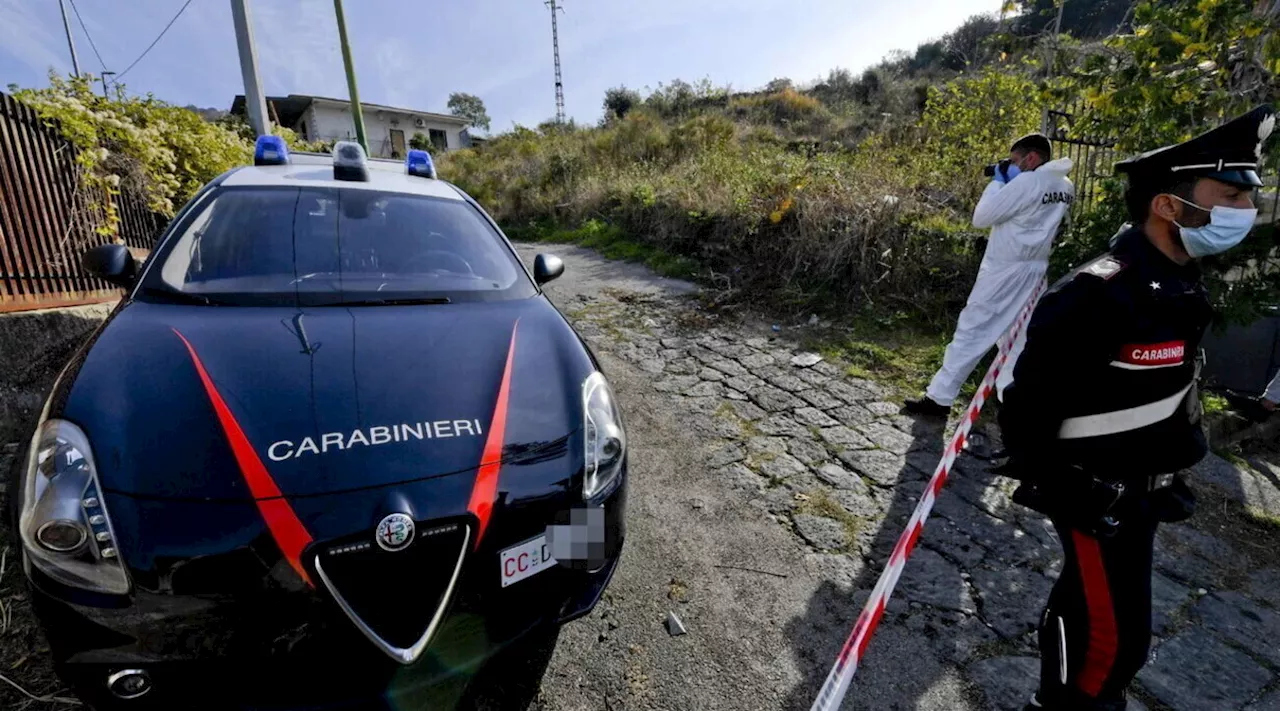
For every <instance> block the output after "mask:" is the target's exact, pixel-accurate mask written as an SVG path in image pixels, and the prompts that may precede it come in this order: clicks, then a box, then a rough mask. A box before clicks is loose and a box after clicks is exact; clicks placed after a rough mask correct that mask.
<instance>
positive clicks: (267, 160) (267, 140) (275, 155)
mask: <svg viewBox="0 0 1280 711" xmlns="http://www.w3.org/2000/svg"><path fill="white" fill-rule="evenodd" d="M253 164H254V165H288V164H289V147H288V146H286V145H285V144H284V139H283V138H281V137H279V136H258V140H257V142H256V143H254V144H253Z"/></svg>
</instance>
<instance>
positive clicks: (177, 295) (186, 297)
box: [142, 286, 232, 306]
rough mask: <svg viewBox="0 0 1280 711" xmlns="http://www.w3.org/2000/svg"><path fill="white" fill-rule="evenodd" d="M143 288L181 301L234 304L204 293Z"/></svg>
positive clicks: (149, 292)
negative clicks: (212, 297)
mask: <svg viewBox="0 0 1280 711" xmlns="http://www.w3.org/2000/svg"><path fill="white" fill-rule="evenodd" d="M142 290H143V291H144V292H146V293H148V294H152V295H155V296H159V297H161V298H165V299H169V300H171V301H177V302H180V303H186V304H201V305H204V306H231V305H232V304H231V302H228V301H219V300H217V299H211V298H209V297H208V296H204V295H203V294H190V293H187V292H185V291H177V290H174V289H164V288H161V287H158V286H144V287H142Z"/></svg>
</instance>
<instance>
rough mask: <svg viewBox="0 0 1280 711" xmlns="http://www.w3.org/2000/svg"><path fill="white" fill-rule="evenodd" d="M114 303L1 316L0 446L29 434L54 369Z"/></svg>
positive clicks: (17, 440) (73, 351) (99, 321)
mask: <svg viewBox="0 0 1280 711" xmlns="http://www.w3.org/2000/svg"><path fill="white" fill-rule="evenodd" d="M114 307H115V302H111V303H105V304H93V305H90V306H74V307H70V308H64V309H46V310H41V311H19V312H16V313H8V314H0V445H4V444H5V443H9V442H19V441H22V442H25V441H26V440H27V439H28V438H30V437H31V434H32V433H33V432H34V431H35V425H36V419H37V418H38V417H39V416H40V409H41V408H43V407H44V401H45V399H46V398H47V397H48V396H49V390H50V389H51V388H52V387H53V381H54V380H55V379H56V378H57V377H58V373H60V372H62V367H63V366H64V365H66V364H67V361H68V360H69V359H70V358H71V355H72V354H73V353H75V351H76V349H77V348H79V347H80V346H81V345H83V344H84V342H85V341H86V340H87V339H88V337H89V335H90V334H92V333H93V331H94V329H96V328H97V327H98V326H99V325H100V324H101V323H102V322H103V320H105V319H106V318H107V316H108V315H109V314H110V313H111V309H113V308H114Z"/></svg>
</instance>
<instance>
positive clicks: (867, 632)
mask: <svg viewBox="0 0 1280 711" xmlns="http://www.w3.org/2000/svg"><path fill="white" fill-rule="evenodd" d="M1044 287H1045V283H1044V282H1043V281H1041V282H1040V284H1039V285H1038V286H1037V287H1036V290H1035V291H1034V292H1032V294H1031V297H1030V298H1029V299H1028V300H1027V303H1026V304H1025V305H1023V307H1022V311H1020V312H1019V314H1018V318H1017V320H1015V321H1014V323H1013V325H1012V326H1010V327H1009V330H1008V331H1007V332H1006V333H1005V335H1004V336H1003V337H1001V339H1000V341H999V344H998V345H999V352H998V354H997V355H996V358H995V360H994V361H992V363H991V367H990V368H989V369H987V375H986V377H984V378H983V379H982V384H981V385H979V386H978V392H977V393H975V394H974V396H973V400H971V401H970V402H969V407H968V408H966V410H965V414H964V416H963V417H961V418H960V424H959V425H957V426H956V430H955V433H954V434H953V435H952V436H951V439H950V440H949V442H948V444H947V448H946V450H945V451H944V452H943V454H942V460H941V461H939V462H938V467H937V469H935V470H934V472H933V477H932V478H931V479H930V480H929V485H928V486H927V487H925V490H924V494H922V495H921V496H920V502H919V503H918V504H916V510H915V512H914V513H912V514H911V520H910V521H909V522H908V523H907V528H906V530H904V531H903V532H902V535H901V536H899V537H898V543H897V545H895V546H894V547H893V554H892V555H890V556H889V562H888V563H887V564H886V565H885V569H884V572H883V573H881V574H880V579H879V580H878V581H876V586H875V588H874V589H873V590H872V591H871V597H870V598H868V599H867V604H866V606H865V607H863V609H862V614H860V615H858V621H857V622H856V623H855V624H854V626H853V631H852V632H851V633H850V634H849V638H848V639H847V640H845V643H844V647H843V648H841V650H840V656H839V657H837V658H836V663H835V666H833V667H832V668H831V673H830V674H827V680H826V681H825V682H823V684H822V690H821V691H819V692H818V698H817V699H815V700H814V702H813V706H812V707H811V708H810V711H835V710H836V709H838V708H840V702H841V701H843V700H844V695H845V692H847V691H848V690H849V683H850V682H851V681H852V680H853V673H854V672H855V671H857V670H858V663H859V662H861V661H862V655H863V653H864V652H865V651H866V649H867V644H868V643H869V642H870V641H871V635H872V633H874V632H875V629H876V626H877V625H878V624H880V618H881V617H882V616H883V615H884V609H885V605H887V604H888V602H889V596H890V595H892V594H893V588H894V586H896V585H897V584H898V578H899V577H901V576H902V570H903V568H904V567H906V563H907V558H908V557H910V556H911V552H912V551H913V550H915V547H916V543H917V542H918V541H919V540H920V534H921V533H922V532H923V531H924V521H925V519H926V518H928V517H929V512H930V511H932V510H933V502H934V501H936V500H937V497H938V493H939V492H941V491H942V487H943V486H944V485H945V484H946V483H947V477H948V476H949V475H950V473H951V465H952V464H954V463H955V460H956V457H957V456H958V455H959V454H960V452H961V451H962V450H963V449H964V443H965V439H966V438H967V437H968V436H969V430H970V429H971V428H972V427H973V423H975V422H977V421H978V413H979V411H981V410H982V406H983V404H984V403H986V401H987V398H989V397H991V393H992V391H993V389H994V387H995V382H996V379H997V378H998V377H999V375H1000V370H1001V368H1003V367H1004V364H1005V362H1006V361H1007V360H1008V359H1009V352H1010V351H1011V350H1012V349H1013V344H1014V342H1016V341H1017V339H1018V334H1019V333H1020V332H1021V331H1022V327H1023V326H1024V325H1025V324H1026V322H1027V320H1028V319H1029V318H1030V317H1031V312H1032V311H1033V310H1034V309H1035V305H1036V302H1037V301H1038V300H1039V298H1040V294H1041V293H1042V292H1043V291H1044Z"/></svg>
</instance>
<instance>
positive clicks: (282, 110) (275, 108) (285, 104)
mask: <svg viewBox="0 0 1280 711" xmlns="http://www.w3.org/2000/svg"><path fill="white" fill-rule="evenodd" d="M315 102H321V103H326V104H337V105H340V106H350V105H351V102H350V101H348V100H346V99H335V98H332V97H328V96H311V95H309V94H289V95H288V96H268V97H267V104H268V106H267V113H268V114H269V115H271V114H274V116H276V117H279V122H280V123H282V124H284V125H285V126H292V125H294V124H296V123H297V122H298V119H300V118H302V114H303V112H305V111H306V110H307V108H309V107H310V106H311V104H312V103H315ZM360 108H361V110H362V111H364V112H365V113H368V112H369V111H370V110H373V111H390V112H392V113H398V114H406V115H409V116H421V117H423V118H427V119H431V120H432V121H438V122H440V123H451V124H454V125H457V126H467V125H469V124H468V122H467V120H466V119H465V118H461V117H459V116H450V115H449V114H438V113H435V112H432V111H419V110H417V109H403V108H397V107H395V106H385V105H383V104H369V103H365V102H361V103H360ZM231 113H233V114H237V115H240V116H243V115H244V113H245V110H244V94H237V95H236V98H235V99H234V100H233V101H232V102H231Z"/></svg>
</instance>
